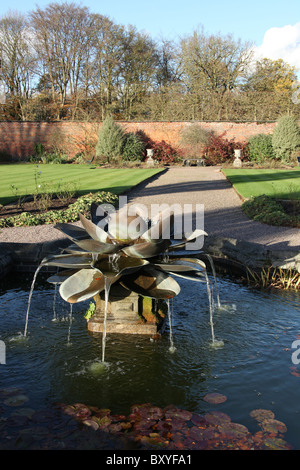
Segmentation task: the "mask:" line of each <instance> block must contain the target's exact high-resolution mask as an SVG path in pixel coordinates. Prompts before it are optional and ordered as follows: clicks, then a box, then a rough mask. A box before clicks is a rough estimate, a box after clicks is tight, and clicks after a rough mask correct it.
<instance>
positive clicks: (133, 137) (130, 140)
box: [122, 132, 145, 161]
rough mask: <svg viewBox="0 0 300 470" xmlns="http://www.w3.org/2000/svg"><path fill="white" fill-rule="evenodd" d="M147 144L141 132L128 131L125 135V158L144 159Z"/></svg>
mask: <svg viewBox="0 0 300 470" xmlns="http://www.w3.org/2000/svg"><path fill="white" fill-rule="evenodd" d="M144 151H145V144H144V142H143V140H142V138H141V137H140V135H139V134H134V133H132V132H128V133H126V134H125V137H124V145H123V150H122V158H123V160H129V161H134V160H139V161H141V160H143V157H144Z"/></svg>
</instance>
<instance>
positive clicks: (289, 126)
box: [272, 116, 300, 162]
mask: <svg viewBox="0 0 300 470" xmlns="http://www.w3.org/2000/svg"><path fill="white" fill-rule="evenodd" d="M272 145H273V148H274V152H275V154H276V156H277V157H278V158H280V159H281V160H282V161H286V162H290V161H291V156H292V152H293V151H294V150H297V149H298V148H300V129H299V126H298V122H297V120H296V119H295V118H294V117H293V116H282V117H281V118H280V119H279V120H278V122H277V126H276V127H275V129H274V132H273V136H272Z"/></svg>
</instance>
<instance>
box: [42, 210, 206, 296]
mask: <svg viewBox="0 0 300 470" xmlns="http://www.w3.org/2000/svg"><path fill="white" fill-rule="evenodd" d="M96 210H97V208H96V207H95V206H94V207H93V210H92V220H89V219H87V218H86V217H84V216H83V215H81V214H80V221H81V224H82V227H77V226H74V225H71V224H57V225H56V226H55V228H57V229H58V230H60V231H62V232H63V233H64V234H65V235H66V236H67V237H68V238H69V239H70V240H71V241H72V244H71V245H70V246H69V247H68V248H67V249H65V253H63V254H58V255H54V256H52V257H50V258H47V259H44V260H43V261H42V263H41V265H42V266H56V267H58V268H63V271H60V272H58V273H57V274H56V275H54V276H51V278H49V279H48V281H49V282H54V283H60V288H59V292H60V295H61V297H62V298H63V299H64V300H65V301H67V302H69V303H77V302H81V301H84V300H87V299H89V298H92V297H94V296H95V295H97V294H99V293H101V292H103V291H104V292H105V293H106V294H107V297H108V295H109V289H110V286H111V285H112V284H115V283H120V284H121V285H122V286H123V287H125V288H126V289H128V290H130V291H132V292H135V293H137V294H139V295H143V296H147V297H152V298H155V299H169V298H172V297H174V296H176V295H178V294H179V292H180V286H179V284H178V283H177V282H176V280H175V279H173V277H172V275H174V276H183V277H188V278H189V279H193V280H199V276H200V277H201V276H203V275H204V274H203V272H204V271H205V268H206V266H205V263H204V262H203V261H200V260H198V259H192V258H191V259H189V258H185V257H181V256H178V255H177V256H176V255H172V253H173V252H174V251H176V250H178V249H183V248H184V247H185V246H186V244H187V243H190V242H193V241H195V240H196V239H197V238H198V237H201V236H203V235H206V233H205V232H204V231H203V230H199V229H198V230H195V231H194V232H193V233H191V234H190V236H188V237H185V238H183V239H182V240H181V241H180V242H177V243H176V242H175V240H174V238H173V239H172V237H173V235H174V233H173V230H174V215H172V214H169V212H168V213H167V215H166V214H164V213H163V212H161V213H160V214H159V215H158V216H157V217H156V218H154V220H151V221H147V220H145V219H144V218H143V217H142V216H141V215H138V214H137V215H135V216H131V217H128V214H127V213H126V214H125V213H124V211H123V214H122V213H120V214H119V215H118V217H117V218H113V219H112V220H111V221H110V222H108V223H107V224H106V226H105V227H104V228H101V227H100V226H99V223H98V224H96V223H94V222H93V219H94V220H95V214H96ZM93 216H94V217H93ZM166 226H168V227H169V229H170V238H165V237H164V234H163V232H164V227H166ZM132 227H133V228H132ZM137 227H138V230H137V229H136V228H137ZM141 227H142V228H144V229H145V230H144V231H143V232H142V234H141ZM135 229H136V230H135ZM137 233H138V235H137V236H136V234H137ZM202 279H203V277H202Z"/></svg>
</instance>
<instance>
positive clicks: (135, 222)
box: [108, 209, 148, 245]
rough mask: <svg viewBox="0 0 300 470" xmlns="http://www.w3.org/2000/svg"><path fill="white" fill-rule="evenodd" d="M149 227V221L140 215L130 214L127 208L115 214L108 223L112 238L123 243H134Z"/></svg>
mask: <svg viewBox="0 0 300 470" xmlns="http://www.w3.org/2000/svg"><path fill="white" fill-rule="evenodd" d="M147 228H148V225H147V222H146V221H145V220H144V219H143V218H142V217H141V216H140V215H138V214H135V215H129V214H128V212H127V209H126V210H124V209H123V210H122V209H121V210H120V211H119V212H116V213H115V214H113V215H112V216H111V219H110V221H109V223H108V233H109V235H110V237H111V239H112V240H115V241H116V242H117V243H119V244H123V245H124V244H131V243H133V242H134V241H135V240H137V239H138V238H139V237H140V235H141V233H143V232H144V231H145V230H146V229H147Z"/></svg>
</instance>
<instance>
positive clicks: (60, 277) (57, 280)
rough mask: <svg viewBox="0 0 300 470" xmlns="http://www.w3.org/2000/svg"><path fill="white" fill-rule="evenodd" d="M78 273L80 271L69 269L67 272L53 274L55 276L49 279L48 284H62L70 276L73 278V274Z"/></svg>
mask: <svg viewBox="0 0 300 470" xmlns="http://www.w3.org/2000/svg"><path fill="white" fill-rule="evenodd" d="M77 271H78V269H67V270H65V271H60V272H58V273H56V274H53V276H50V277H48V279H47V282H49V283H50V284H61V283H62V282H64V281H65V280H66V279H68V278H69V277H70V276H73V274H75V273H77Z"/></svg>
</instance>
